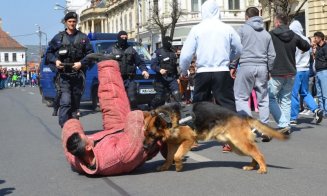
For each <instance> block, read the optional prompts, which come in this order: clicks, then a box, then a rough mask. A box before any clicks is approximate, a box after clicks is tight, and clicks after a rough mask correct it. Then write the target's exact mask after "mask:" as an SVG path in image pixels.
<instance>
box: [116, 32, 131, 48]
mask: <svg viewBox="0 0 327 196" xmlns="http://www.w3.org/2000/svg"><path fill="white" fill-rule="evenodd" d="M117 40H118V45H119V47H121V48H126V47H127V40H128V35H127V33H126V31H119V32H118V35H117Z"/></svg>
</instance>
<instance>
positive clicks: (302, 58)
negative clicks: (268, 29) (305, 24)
mask: <svg viewBox="0 0 327 196" xmlns="http://www.w3.org/2000/svg"><path fill="white" fill-rule="evenodd" d="M290 29H291V30H292V31H293V32H294V33H296V34H298V35H299V36H300V37H301V38H302V39H304V40H306V41H307V42H308V43H309V44H310V40H309V39H308V38H307V37H305V36H304V35H303V28H302V25H301V23H300V22H299V21H297V20H294V21H293V22H292V23H291V24H290ZM295 62H296V70H297V71H308V70H309V67H310V50H309V51H307V52H303V51H302V50H300V49H298V48H296V52H295Z"/></svg>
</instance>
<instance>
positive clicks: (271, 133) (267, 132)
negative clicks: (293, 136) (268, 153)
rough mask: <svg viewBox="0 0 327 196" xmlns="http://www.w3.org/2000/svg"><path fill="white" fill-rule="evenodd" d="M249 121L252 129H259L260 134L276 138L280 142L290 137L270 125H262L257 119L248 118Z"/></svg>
mask: <svg viewBox="0 0 327 196" xmlns="http://www.w3.org/2000/svg"><path fill="white" fill-rule="evenodd" d="M247 121H248V123H249V125H250V126H251V127H252V128H255V129H257V130H258V131H259V132H260V133H263V134H265V135H267V136H270V137H274V138H276V139H279V140H286V139H288V138H289V136H288V135H285V134H282V133H280V132H278V131H276V130H275V129H273V128H271V127H269V126H268V125H265V124H263V123H261V122H260V121H258V120H256V119H253V118H248V119H247Z"/></svg>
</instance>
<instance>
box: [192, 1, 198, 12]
mask: <svg viewBox="0 0 327 196" xmlns="http://www.w3.org/2000/svg"><path fill="white" fill-rule="evenodd" d="M191 11H192V12H198V11H199V0H191Z"/></svg>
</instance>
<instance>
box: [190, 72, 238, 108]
mask: <svg viewBox="0 0 327 196" xmlns="http://www.w3.org/2000/svg"><path fill="white" fill-rule="evenodd" d="M233 88H234V80H233V78H232V77H231V76H230V72H229V71H221V72H202V73H196V75H195V78H194V96H193V103H195V102H201V101H212V97H213V98H214V99H215V102H216V103H217V104H218V105H220V106H222V107H225V108H228V109H230V110H232V111H235V112H236V106H235V97H234V90H233Z"/></svg>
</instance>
